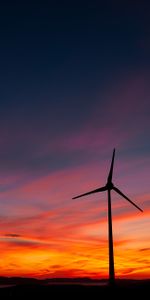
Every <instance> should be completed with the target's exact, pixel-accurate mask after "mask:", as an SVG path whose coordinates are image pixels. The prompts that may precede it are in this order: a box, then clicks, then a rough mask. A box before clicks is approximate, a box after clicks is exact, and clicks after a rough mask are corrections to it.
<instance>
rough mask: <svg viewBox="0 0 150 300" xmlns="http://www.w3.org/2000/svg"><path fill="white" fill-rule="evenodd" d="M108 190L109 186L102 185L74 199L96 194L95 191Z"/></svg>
mask: <svg viewBox="0 0 150 300" xmlns="http://www.w3.org/2000/svg"><path fill="white" fill-rule="evenodd" d="M106 190H107V187H106V186H103V187H100V188H98V189H96V190H93V191H90V192H87V193H84V194H81V195H78V196H75V197H73V198H72V199H77V198H80V197H83V196H87V195H90V194H95V193H98V192H104V191H106Z"/></svg>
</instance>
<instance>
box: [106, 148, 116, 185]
mask: <svg viewBox="0 0 150 300" xmlns="http://www.w3.org/2000/svg"><path fill="white" fill-rule="evenodd" d="M114 157H115V149H114V150H113V155H112V160H111V166H110V171H109V175H108V178H107V181H108V182H111V181H112V176H113V167H114Z"/></svg>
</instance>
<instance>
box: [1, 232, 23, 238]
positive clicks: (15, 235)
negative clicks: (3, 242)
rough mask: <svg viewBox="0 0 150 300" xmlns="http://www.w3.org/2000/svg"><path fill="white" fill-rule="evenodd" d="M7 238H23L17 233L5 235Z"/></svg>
mask: <svg viewBox="0 0 150 300" xmlns="http://www.w3.org/2000/svg"><path fill="white" fill-rule="evenodd" d="M5 236H7V237H12V238H13V237H14V238H16V237H21V235H20V234H16V233H6V234H5Z"/></svg>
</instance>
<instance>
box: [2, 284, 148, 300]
mask: <svg viewBox="0 0 150 300" xmlns="http://www.w3.org/2000/svg"><path fill="white" fill-rule="evenodd" d="M149 295H150V280H147V281H142V280H141V281H131V282H130V281H122V280H120V281H118V282H117V283H116V286H114V287H110V286H88V285H86V286H85V285H80V284H51V285H42V284H35V283H32V284H19V285H17V286H13V287H7V288H0V299H2V300H3V299H4V300H5V299H20V300H21V299H43V300H44V299H76V298H78V299H80V298H81V299H86V298H87V299H89V298H90V299H109V297H111V299H116V298H117V299H127V300H128V299H136V298H137V299H139V297H142V300H143V299H149Z"/></svg>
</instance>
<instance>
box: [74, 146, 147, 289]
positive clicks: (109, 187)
mask: <svg viewBox="0 0 150 300" xmlns="http://www.w3.org/2000/svg"><path fill="white" fill-rule="evenodd" d="M114 157H115V149H114V150H113V155H112V161H111V166H110V171H109V174H108V177H107V182H106V185H105V186H103V187H99V188H97V189H95V190H92V191H89V192H87V193H84V194H81V195H78V196H76V197H73V198H72V199H77V198H80V197H83V196H87V195H90V194H95V193H99V192H104V191H107V193H108V242H109V283H110V284H111V285H112V284H114V283H115V270H114V251H113V232H112V215H111V190H114V191H115V192H117V193H118V194H119V195H121V196H122V197H123V198H125V199H126V200H127V201H129V202H130V203H131V204H132V205H134V206H135V207H136V208H137V209H139V210H140V211H141V212H143V210H142V209H141V208H140V207H139V206H137V205H136V204H135V203H134V202H132V201H131V200H130V199H129V198H128V197H127V196H126V195H124V194H123V193H122V192H121V191H120V190H119V189H118V188H117V187H116V186H114V184H113V183H112V176H113V167H114Z"/></svg>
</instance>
